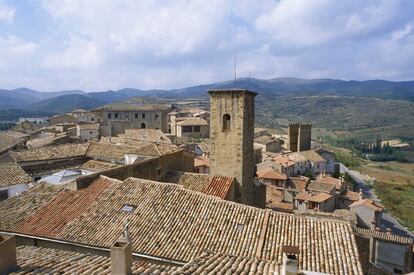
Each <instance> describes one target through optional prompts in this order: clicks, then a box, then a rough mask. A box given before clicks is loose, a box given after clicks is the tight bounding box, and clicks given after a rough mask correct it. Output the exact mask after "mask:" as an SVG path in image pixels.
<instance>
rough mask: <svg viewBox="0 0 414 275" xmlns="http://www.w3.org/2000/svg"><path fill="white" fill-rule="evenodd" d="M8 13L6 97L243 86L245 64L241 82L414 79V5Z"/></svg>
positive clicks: (181, 5)
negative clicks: (26, 92) (21, 92)
mask: <svg viewBox="0 0 414 275" xmlns="http://www.w3.org/2000/svg"><path fill="white" fill-rule="evenodd" d="M2 3H3V4H2ZM4 3H5V2H4V1H2V0H0V21H2V20H3V21H7V22H8V23H7V24H5V26H6V25H7V27H8V28H7V29H5V28H4V29H2V28H1V27H2V26H0V73H1V74H0V88H7V87H9V88H13V87H17V86H23V85H25V86H30V87H33V88H38V89H46V90H58V89H85V90H106V89H118V88H123V87H136V88H144V89H145V88H148V89H150V88H178V87H184V86H190V85H195V84H200V83H208V82H212V81H222V80H228V79H232V77H233V66H234V64H233V63H234V59H233V58H234V54H237V59H238V68H237V70H238V76H239V77H243V76H248V75H249V74H250V73H251V74H252V76H253V77H258V78H273V77H285V76H295V77H307V78H312V77H333V78H345V79H366V78H382V77H383V78H389V79H395V80H401V79H409V78H412V76H413V75H414V71H413V70H414V68H412V65H410V64H413V62H414V56H413V54H412V52H413V51H412V48H413V46H414V44H413V42H412V40H413V38H412V37H413V30H412V29H413V26H414V22H413V17H412V14H413V13H414V2H413V1H400V0H366V1H360V0H347V1H331V0H312V1H310V0H280V1H274V0H263V1H250V0H238V1H237V0H229V1H222V0H211V1H205V0H203V1H202V0H177V1H161V0H140V1H135V0H118V1H111V0H88V1H84V0H42V1H40V2H36V1H33V2H30V1H29V3H31V5H32V6H31V5H28V4H26V5H25V4H24V3H26V2H24V1H22V2H21V3H23V4H20V2H19V5H17V4H14V3H15V2H12V1H9V2H7V3H8V4H7V5H6V4H4ZM38 3H40V5H39V6H36V4H38ZM12 4H14V5H15V7H13V6H12ZM33 6H35V7H36V8H37V10H36V11H32V10H31V8H32V7H33ZM4 7H7V9H6V10H8V12H7V14H12V15H11V16H10V15H8V16H6V17H7V19H4V18H6V17H5V16H3V17H2V11H4V10H5V9H4ZM15 11H16V12H18V13H19V14H22V15H27V14H29V15H30V16H16V17H14V14H15ZM38 17H39V18H38ZM40 17H42V18H40ZM1 18H3V19H1ZM19 20H21V21H19ZM25 20H30V21H25ZM0 23H1V22H0ZM21 25H25V26H31V28H28V29H27V34H26V35H25V34H24V32H23V31H22V30H20V29H19V26H21ZM32 25H33V26H32ZM9 27H10V28H9ZM13 27H14V28H13ZM32 27H33V28H32ZM4 85H7V87H6V86H4Z"/></svg>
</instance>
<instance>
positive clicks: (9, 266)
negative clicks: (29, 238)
mask: <svg viewBox="0 0 414 275" xmlns="http://www.w3.org/2000/svg"><path fill="white" fill-rule="evenodd" d="M17 270H18V268H17V256H16V237H15V236H8V235H0V274H9V273H11V272H14V271H17Z"/></svg>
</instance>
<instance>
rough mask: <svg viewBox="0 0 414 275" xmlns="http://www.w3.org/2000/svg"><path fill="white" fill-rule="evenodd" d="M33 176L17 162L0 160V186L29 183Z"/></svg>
mask: <svg viewBox="0 0 414 275" xmlns="http://www.w3.org/2000/svg"><path fill="white" fill-rule="evenodd" d="M31 181H32V178H31V177H30V176H29V175H28V174H27V173H26V172H25V171H24V170H23V169H22V168H21V167H20V166H19V165H18V164H17V163H15V162H0V187H8V186H11V185H16V184H22V183H29V182H31Z"/></svg>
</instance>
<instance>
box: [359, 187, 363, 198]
mask: <svg viewBox="0 0 414 275" xmlns="http://www.w3.org/2000/svg"><path fill="white" fill-rule="evenodd" d="M362 198H363V196H362V188H361V189H359V199H360V200H362Z"/></svg>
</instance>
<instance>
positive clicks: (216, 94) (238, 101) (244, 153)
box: [208, 89, 257, 204]
mask: <svg viewBox="0 0 414 275" xmlns="http://www.w3.org/2000/svg"><path fill="white" fill-rule="evenodd" d="M208 93H209V94H210V140H211V149H210V174H212V175H221V176H230V177H235V178H236V180H237V188H236V194H237V198H238V201H241V202H243V203H247V204H250V203H251V202H252V196H253V192H254V190H253V178H254V156H253V140H254V97H255V96H256V95H257V94H256V93H254V92H251V91H248V90H245V89H218V90H209V91H208Z"/></svg>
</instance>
